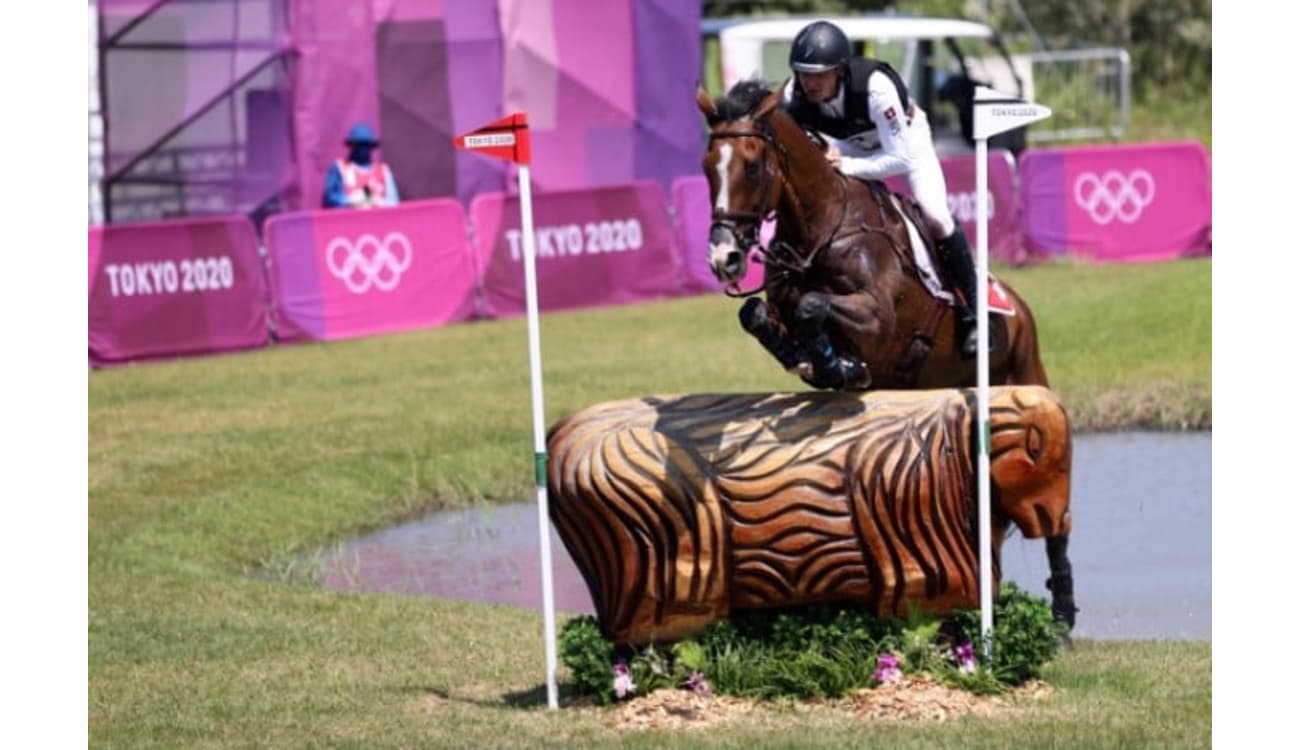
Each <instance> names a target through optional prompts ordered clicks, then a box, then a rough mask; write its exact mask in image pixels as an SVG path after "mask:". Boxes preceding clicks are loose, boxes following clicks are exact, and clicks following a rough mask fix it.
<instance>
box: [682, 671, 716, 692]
mask: <svg viewBox="0 0 1300 750" xmlns="http://www.w3.org/2000/svg"><path fill="white" fill-rule="evenodd" d="M686 689H687V690H690V691H691V692H692V693H695V694H696V695H713V686H712V685H710V684H709V681H708V680H706V679H704V673H703V672H701V671H699V670H698V669H697V670H695V671H693V672H691V676H690V679H688V680H686Z"/></svg>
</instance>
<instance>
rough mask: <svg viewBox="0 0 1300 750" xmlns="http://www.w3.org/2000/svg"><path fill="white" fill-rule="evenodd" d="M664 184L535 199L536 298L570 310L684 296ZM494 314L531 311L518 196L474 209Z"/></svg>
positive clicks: (545, 306)
mask: <svg viewBox="0 0 1300 750" xmlns="http://www.w3.org/2000/svg"><path fill="white" fill-rule="evenodd" d="M667 208H668V206H667V202H666V201H665V199H664V194H663V190H662V189H661V188H660V187H659V185H658V184H657V183H651V182H640V183H636V184H633V185H623V186H618V187H610V188H601V189H597V190H581V191H573V192H559V193H550V194H547V195H534V197H533V224H534V230H535V234H536V246H537V298H538V306H539V308H540V309H542V310H563V309H568V308H578V307H595V306H600V305H618V304H624V303H628V302H640V301H644V300H651V299H657V298H662V297H670V296H675V295H678V294H681V293H682V291H683V288H682V283H681V280H680V276H679V274H680V271H679V269H678V267H677V263H676V257H677V252H676V250H675V249H674V247H673V242H674V239H673V228H672V222H671V220H670V219H669V217H668V210H667ZM470 218H471V220H472V222H473V224H474V229H475V237H476V238H477V240H478V253H479V258H480V262H479V268H481V269H482V274H483V294H484V298H485V302H486V307H487V310H488V312H489V314H491V315H493V316H496V317H505V316H511V315H522V314H524V312H525V311H526V300H525V290H524V266H523V258H524V245H523V238H522V236H521V232H520V229H519V226H520V219H519V199H518V197H517V196H510V197H507V196H505V195H502V194H500V193H491V194H486V195H480V196H479V197H478V198H475V199H474V202H473V204H471V205H470Z"/></svg>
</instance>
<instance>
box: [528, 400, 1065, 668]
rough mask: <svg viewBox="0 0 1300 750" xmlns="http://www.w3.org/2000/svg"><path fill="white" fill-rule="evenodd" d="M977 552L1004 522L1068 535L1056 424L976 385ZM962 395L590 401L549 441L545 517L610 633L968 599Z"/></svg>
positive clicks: (969, 462) (951, 604)
mask: <svg viewBox="0 0 1300 750" xmlns="http://www.w3.org/2000/svg"><path fill="white" fill-rule="evenodd" d="M990 403H991V409H990V413H991V422H992V424H991V427H992V441H991V471H990V474H991V484H992V503H993V508H992V512H993V539H992V545H993V553H994V554H993V560H994V565H993V568H994V576H995V580H997V579H998V577H999V575H1000V565H999V557H998V553H999V551H1000V549H1001V544H1002V539H1003V536H1004V534H1005V532H1006V530H1007V527H1008V526H1009V524H1011V523H1015V524H1016V526H1017V527H1019V528H1020V530H1021V532H1022V533H1023V534H1024V535H1025V536H1026V537H1030V538H1037V537H1041V536H1044V535H1048V536H1061V537H1064V535H1066V534H1068V533H1069V531H1070V514H1069V500H1070V461H1071V439H1070V427H1069V420H1068V417H1067V415H1066V413H1065V410H1064V409H1063V407H1062V406H1061V404H1060V402H1059V401H1058V400H1057V399H1056V396H1055V395H1054V394H1053V393H1052V392H1051V391H1049V390H1047V389H1046V388H1042V387H1040V386H1004V387H997V388H993V389H992V397H991V402H990ZM975 411H976V409H975V392H974V391H973V390H938V391H907V392H904V391H877V392H871V393H864V394H860V393H833V392H816V393H812V392H810V393H798V394H729V395H686V396H664V397H647V398H641V399H631V400H626V401H615V402H608V403H603V404H598V405H595V406H592V407H590V408H587V409H584V410H582V411H580V412H578V413H576V414H573V415H572V416H570V417H568V418H566V419H563V420H561V421H560V422H558V423H556V424H555V425H554V426H553V427H552V428H551V431H550V435H549V438H548V452H549V455H550V463H549V465H548V483H549V487H550V514H551V519H552V521H553V522H554V523H555V526H556V528H557V530H558V531H559V535H560V538H561V540H562V541H563V542H564V545H565V547H566V548H567V549H568V551H569V554H570V555H571V556H572V557H573V560H574V562H575V563H576V564H577V566H578V568H579V570H581V571H582V574H583V576H584V577H585V579H586V582H587V586H588V588H589V589H590V591H591V597H592V600H593V602H594V603H595V606H596V612H597V615H598V618H599V620H600V622H601V624H602V626H603V627H604V629H605V631H606V633H607V635H609V636H610V637H611V638H612V639H613V640H614V641H615V642H616V643H619V644H633V645H636V644H644V643H648V642H659V643H663V642H668V641H674V640H678V639H681V638H684V637H687V636H690V635H693V634H696V633H698V632H700V631H701V630H703V629H704V628H705V627H706V626H708V625H709V624H711V623H713V622H715V621H718V620H720V619H724V618H726V617H728V616H729V615H730V613H732V612H734V611H738V610H748V609H759V608H769V607H785V606H793V605H806V604H815V603H831V602H836V603H846V604H857V605H862V606H867V607H869V608H871V609H873V610H874V611H876V612H877V613H878V614H887V613H893V614H897V615H905V614H906V613H907V610H908V607H909V605H915V606H917V607H918V608H919V609H920V610H921V611H923V612H937V613H947V612H950V611H952V610H954V609H961V608H975V607H978V606H979V577H978V576H979V573H978V568H979V548H978V547H977V546H976V536H977V532H978V516H977V508H976V503H975V494H976V478H975V474H974V468H975V466H976V463H975V456H976V454H975V450H976V444H975V443H974V422H975Z"/></svg>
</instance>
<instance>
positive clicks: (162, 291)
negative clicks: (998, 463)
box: [89, 216, 269, 365]
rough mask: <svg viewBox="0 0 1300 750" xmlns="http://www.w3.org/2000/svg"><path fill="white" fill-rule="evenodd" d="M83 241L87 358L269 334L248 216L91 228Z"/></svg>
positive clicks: (216, 346)
mask: <svg viewBox="0 0 1300 750" xmlns="http://www.w3.org/2000/svg"><path fill="white" fill-rule="evenodd" d="M89 246H90V247H89V250H90V261H89V262H90V267H91V273H92V274H93V275H92V276H91V279H90V303H89V317H90V320H89V339H90V362H91V364H92V365H109V364H115V363H121V362H127V361H131V360H136V359H150V358H159V357H172V356H180V355H184V354H197V353H202V352H214V351H225V350H232V349H246V348H250V347H256V346H262V345H265V344H266V343H267V342H268V340H269V327H268V319H267V293H266V276H265V272H264V270H263V267H262V259H261V256H260V255H259V253H258V248H257V234H256V233H255V232H254V231H253V225H252V224H251V223H249V221H248V219H246V218H244V217H242V216H238V217H234V216H232V217H223V218H217V219H196V220H184V221H168V222H158V223H147V224H126V225H118V226H109V227H105V228H103V229H91V230H90V237H89Z"/></svg>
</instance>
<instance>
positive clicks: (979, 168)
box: [967, 86, 1052, 664]
mask: <svg viewBox="0 0 1300 750" xmlns="http://www.w3.org/2000/svg"><path fill="white" fill-rule="evenodd" d="M1051 115H1052V110H1050V109H1048V108H1047V107H1044V106H1042V105H1039V104H1033V103H1030V102H1026V101H1024V100H1022V99H1015V98H1008V97H1006V96H1004V95H1001V94H998V93H997V92H995V91H993V90H992V89H989V88H986V87H984V86H980V87H978V88H976V89H975V112H974V131H975V132H974V135H975V248H976V250H975V252H976V259H975V297H976V298H977V302H976V307H975V314H976V317H977V318H978V319H979V324H978V329H977V330H978V333H977V334H976V340H977V341H978V342H979V353H978V355H977V359H976V360H975V366H976V373H977V375H976V402H977V404H978V406H977V409H976V431H977V435H978V440H979V449H978V454H979V455H978V461H979V465H978V476H979V499H978V502H979V541H980V641H981V645H982V651H983V654H982V656H983V658H984V661H985V663H986V664H987V663H989V662H990V661H991V660H992V658H993V543H992V536H993V524H992V520H991V511H990V508H989V506H990V496H991V494H992V493H991V490H990V487H989V441H990V438H991V435H990V427H989V295H988V272H989V210H988V200H989V137H990V136H994V135H997V134H998V133H1004V132H1006V131H1008V130H1012V129H1014V128H1018V127H1021V126H1022V125H1028V124H1030V123H1032V122H1038V121H1039V120H1043V119H1046V118H1048V117H1050V116H1051ZM967 302H968V303H969V300H967Z"/></svg>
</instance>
